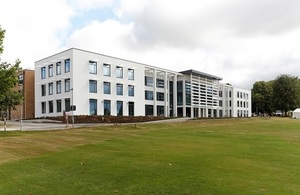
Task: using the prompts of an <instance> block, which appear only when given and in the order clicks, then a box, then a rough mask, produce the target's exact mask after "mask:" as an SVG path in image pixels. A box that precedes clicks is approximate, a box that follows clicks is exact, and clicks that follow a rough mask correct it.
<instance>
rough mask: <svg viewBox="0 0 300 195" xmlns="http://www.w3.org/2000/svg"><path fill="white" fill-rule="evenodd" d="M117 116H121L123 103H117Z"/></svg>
mask: <svg viewBox="0 0 300 195" xmlns="http://www.w3.org/2000/svg"><path fill="white" fill-rule="evenodd" d="M117 115H118V116H123V102H122V101H117Z"/></svg>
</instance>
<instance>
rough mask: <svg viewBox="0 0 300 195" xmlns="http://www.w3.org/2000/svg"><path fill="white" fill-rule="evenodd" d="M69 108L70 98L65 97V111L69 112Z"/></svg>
mask: <svg viewBox="0 0 300 195" xmlns="http://www.w3.org/2000/svg"><path fill="white" fill-rule="evenodd" d="M70 110H71V101H70V98H67V99H65V111H66V112H69V111H70Z"/></svg>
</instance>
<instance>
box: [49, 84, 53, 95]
mask: <svg viewBox="0 0 300 195" xmlns="http://www.w3.org/2000/svg"><path fill="white" fill-rule="evenodd" d="M49 95H53V83H49Z"/></svg>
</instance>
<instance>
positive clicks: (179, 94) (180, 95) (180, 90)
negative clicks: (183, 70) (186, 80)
mask: <svg viewBox="0 0 300 195" xmlns="http://www.w3.org/2000/svg"><path fill="white" fill-rule="evenodd" d="M182 104H183V82H182V81H177V105H178V106H181V105H182Z"/></svg>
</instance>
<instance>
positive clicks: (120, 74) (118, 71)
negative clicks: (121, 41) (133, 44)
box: [116, 66, 123, 78]
mask: <svg viewBox="0 0 300 195" xmlns="http://www.w3.org/2000/svg"><path fill="white" fill-rule="evenodd" d="M116 75H117V78H123V67H121V66H117V70H116Z"/></svg>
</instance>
